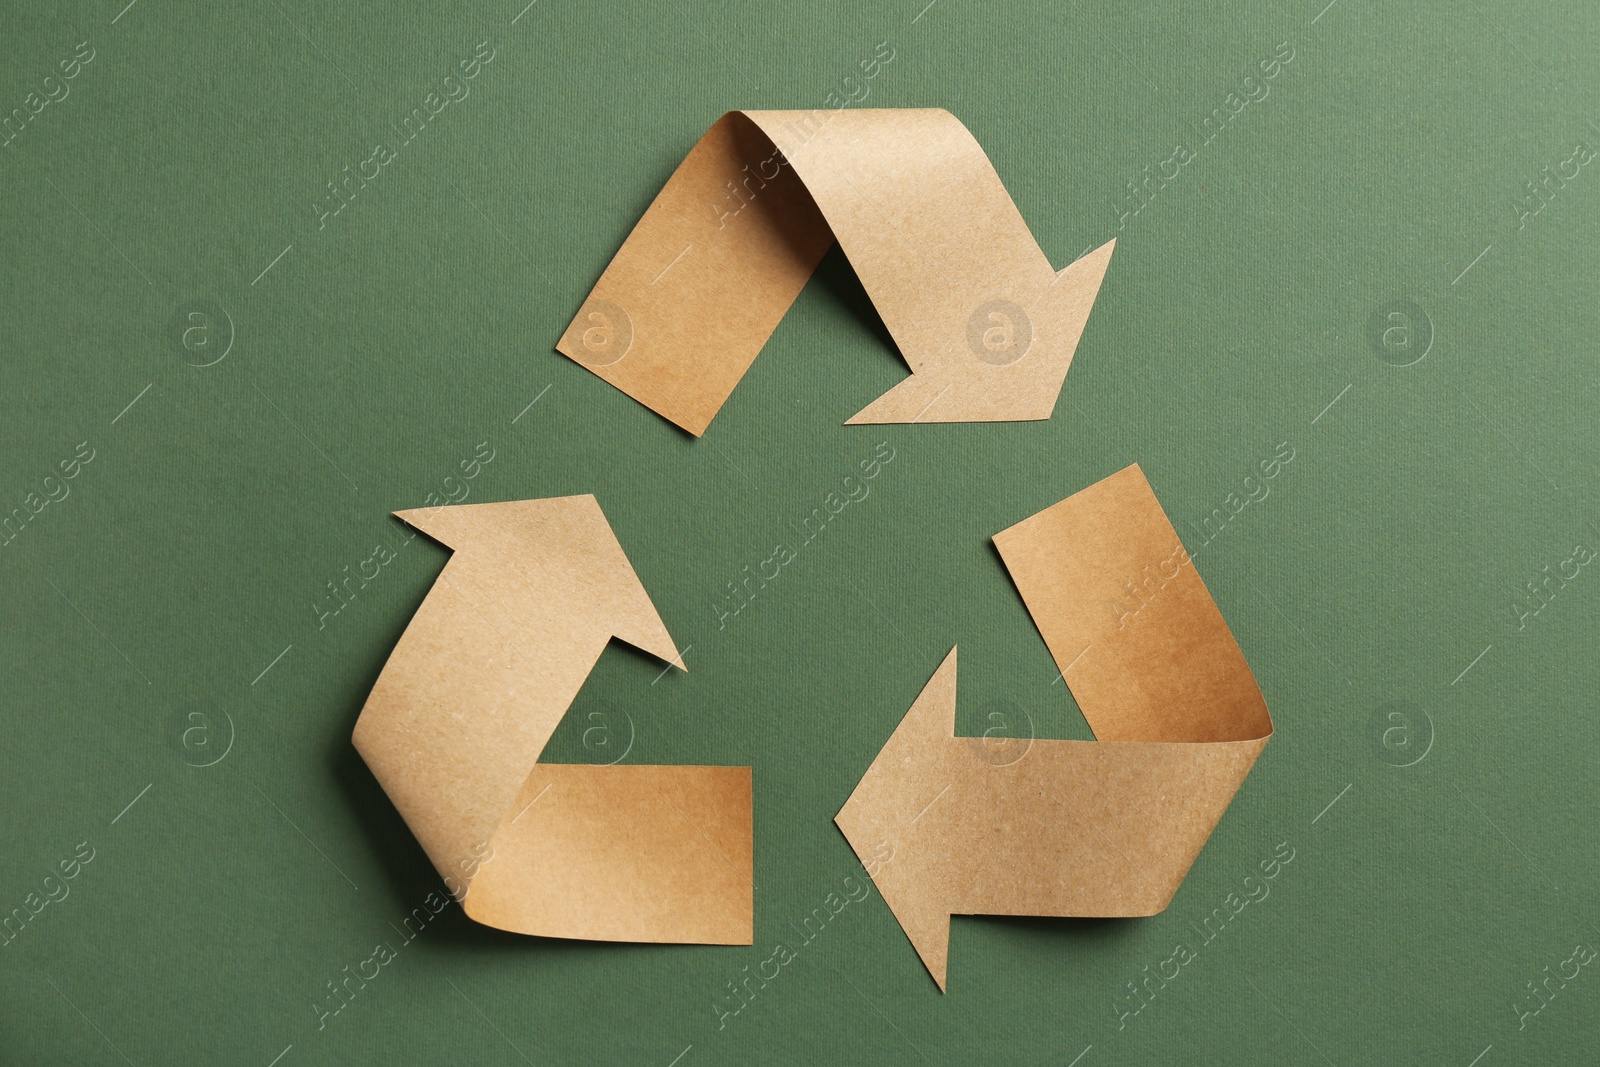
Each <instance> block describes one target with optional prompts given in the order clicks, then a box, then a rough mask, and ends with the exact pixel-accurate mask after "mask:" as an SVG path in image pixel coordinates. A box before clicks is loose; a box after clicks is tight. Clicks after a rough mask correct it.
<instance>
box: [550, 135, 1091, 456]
mask: <svg viewBox="0 0 1600 1067" xmlns="http://www.w3.org/2000/svg"><path fill="white" fill-rule="evenodd" d="M835 237H837V238H838V240H839V244H840V245H841V246H842V247H843V249H844V252H845V255H847V256H848V257H849V258H850V262H851V264H852V265H853V266H854V267H855V270H856V273H857V274H858V275H859V276H860V278H861V283H862V285H863V286H865V288H866V290H867V294H868V296H870V297H871V298H872V303H873V305H874V306H875V307H876V308H877V309H878V314H879V315H881V316H882V317H883V322H884V325H885V326H887V327H888V329H889V333H890V334H891V335H892V336H893V337H894V341H895V344H896V345H898V346H899V348H900V352H901V355H902V356H904V358H905V360H906V363H907V364H908V365H909V366H910V368H911V371H912V375H911V377H910V378H907V379H906V380H905V381H903V382H901V383H900V384H899V385H897V386H895V388H893V389H891V390H890V391H889V392H887V393H885V394H884V395H883V396H881V397H879V398H878V399H877V400H876V401H874V402H873V403H871V404H869V405H868V406H867V407H866V408H865V409H863V410H862V411H861V412H859V413H858V414H856V415H855V417H854V418H851V419H850V420H849V421H850V422H852V423H884V422H1004V421H1020V420H1029V419H1048V418H1049V417H1050V413H1051V412H1052V411H1053V410H1054V408H1055V402H1056V397H1057V396H1058V395H1059V394H1060V392H1061V385H1062V382H1063V381H1064V380H1065V378H1066V375H1067V367H1068V365H1069V364H1070V363H1071V362H1072V354H1073V352H1074V351H1075V350H1076V348H1077V345H1078V337H1079V335H1080V334H1081V333H1082V332H1083V327H1084V324H1085V323H1086V322H1087V321H1088V318H1089V311H1090V309H1091V308H1092V307H1093V306H1094V301H1095V296H1096V294H1097V293H1098V292H1099V291H1100V281H1101V279H1102V278H1103V277H1104V276H1105V271H1106V266H1107V264H1108V263H1109V262H1110V260H1111V252H1112V248H1113V246H1114V245H1115V243H1116V242H1115V241H1111V242H1108V243H1106V244H1105V245H1104V246H1102V247H1100V248H1098V249H1095V250H1094V251H1092V252H1090V253H1088V254H1087V255H1085V256H1084V257H1083V258H1082V259H1080V260H1078V261H1077V262H1075V263H1073V264H1071V265H1070V266H1068V267H1066V268H1065V269H1064V270H1061V271H1059V272H1058V271H1056V270H1055V269H1054V268H1053V267H1051V266H1050V262H1049V260H1047V259H1046V258H1045V255H1044V253H1043V252H1042V251H1041V250H1040V248H1039V246H1038V244H1037V243H1035V241H1034V239H1033V235H1032V234H1031V233H1029V232H1028V227H1027V224H1026V223H1025V222H1023V219H1022V215H1021V214H1020V213H1019V212H1018V211H1017V207H1016V204H1015V203H1013V202H1012V200H1011V196H1010V194H1008V193H1007V192H1006V189H1005V186H1004V185H1003V184H1002V183H1001V181H1000V177H999V175H997V174H996V173H995V170H994V167H993V166H992V165H991V164H990V162H989V158H988V157H987V156H986V155H984V152H983V149H982V148H981V147H980V146H979V145H978V142H977V141H976V140H974V139H973V136H972V134H971V133H969V132H968V131H967V128H966V127H965V126H963V125H962V124H961V122H960V120H959V119H957V118H956V117H955V116H954V115H951V114H950V113H949V112H948V111H941V110H936V109H928V110H915V109H881V110H872V109H862V110H847V111H827V112H814V111H730V112H728V113H727V114H726V115H724V116H723V117H722V118H721V119H720V120H718V122H717V123H716V125H714V126H712V127H711V129H710V130H709V131H708V132H707V133H706V135H705V136H704V137H703V138H701V140H700V143H699V144H697V145H695V146H694V149H693V150H692V151H690V153H689V155H688V157H687V158H685V159H684V161H683V163H682V164H680V165H679V167H678V169H677V171H676V172H674V174H673V175H672V177H671V179H670V180H668V182H667V184H666V187H665V188H664V189H662V190H661V193H660V195H659V196H657V197H656V199H655V202H654V203H652V204H651V205H650V208H649V210H647V211H646V212H645V214H644V217H643V218H642V219H640V220H639V224H638V225H637V226H635V227H634V229H633V232H632V233H631V234H629V235H628V239H627V240H626V241H624V242H623V245H622V249H621V250H620V251H619V252H618V253H617V255H616V257H615V258H614V259H613V260H612V261H611V265H610V266H608V267H607V268H606V270H605V273H604V274H603V275H601V277H600V281H599V282H598V283H597V284H596V285H595V287H594V291H593V292H592V293H590V294H589V299H588V300H586V301H585V302H584V304H583V306H582V307H581V308H580V309H579V310H578V314H577V316H576V317H575V318H574V319H573V320H572V324H571V325H570V326H568V327H567V330H566V333H564V334H563V335H562V337H561V340H560V341H559V342H558V343H557V345H556V349H557V351H559V352H561V353H562V354H563V355H565V356H568V357H570V358H571V359H573V360H575V361H576V362H578V363H580V364H582V365H583V366H585V367H587V368H589V369H590V370H591V371H593V372H594V373H595V374H598V375H599V376H600V377H602V378H604V379H605V380H606V381H608V382H610V383H611V384H612V385H615V386H616V387H617V388H618V389H621V390H622V391H623V392H625V393H627V394H628V395H629V396H631V397H633V398H634V399H635V400H637V401H639V402H640V403H641V404H644V405H645V406H646V407H648V408H650V409H651V410H653V411H655V412H657V413H659V414H661V415H663V416H665V417H666V418H668V419H670V420H671V421H673V422H675V423H677V424H678V425H679V426H681V427H683V428H684V429H685V430H688V431H689V432H690V433H693V434H695V435H697V436H698V435H699V434H700V433H702V432H704V430H705V428H706V426H708V425H709V424H710V422H711V419H712V417H713V416H714V415H716V413H717V411H718V410H719V409H720V408H721V407H722V405H723V402H724V401H726V400H727V398H728V395H729V394H730V393H732V392H733V387H734V386H735V385H736V384H738V381H739V379H740V378H742V377H743V376H744V372H745V371H746V370H747V369H748V368H749V366H750V364H751V362H752V361H753V360H754V359H755V358H756V353H758V352H759V351H761V347H762V346H763V345H764V344H766V342H767V338H768V337H770V336H771V335H772V331H773V330H774V329H775V328H776V327H777V325H778V320H780V319H781V318H783V315H784V312H786V311H787V310H788V309H789V305H791V304H792V303H794V300H795V297H797V296H799V294H800V290H801V289H802V288H803V287H804V286H805V283H806V279H808V278H809V277H810V276H811V272H812V271H813V270H814V269H815V268H816V265H817V262H818V261H819V260H820V259H821V258H822V255H823V253H824V252H826V251H827V250H828V247H829V246H830V245H831V244H832V243H833V239H834V238H835Z"/></svg>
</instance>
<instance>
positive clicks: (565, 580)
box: [394, 493, 688, 670]
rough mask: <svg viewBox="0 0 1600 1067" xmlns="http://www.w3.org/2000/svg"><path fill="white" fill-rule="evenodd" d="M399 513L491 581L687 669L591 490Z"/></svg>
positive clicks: (574, 620) (574, 622) (575, 623)
mask: <svg viewBox="0 0 1600 1067" xmlns="http://www.w3.org/2000/svg"><path fill="white" fill-rule="evenodd" d="M394 514H395V515H396V517H398V518H400V519H402V520H403V521H405V522H406V523H408V524H409V525H411V526H414V527H416V528H417V529H418V530H421V531H422V532H423V533H425V534H427V535H428V536H429V537H431V538H433V539H434V540H435V541H438V542H439V543H440V544H442V545H444V546H445V547H447V548H451V549H454V550H455V551H456V552H457V553H458V554H461V555H463V556H466V557H471V558H475V559H477V560H478V561H479V562H480V563H481V564H482V565H483V567H484V568H485V570H486V576H485V580H486V581H491V582H494V583H496V584H502V583H505V582H510V581H516V582H519V583H520V584H521V586H522V587H523V588H524V589H525V590H526V591H527V593H528V594H529V595H530V596H531V597H532V598H533V599H534V600H536V601H540V602H546V603H550V604H556V605H564V606H570V607H571V608H572V610H573V611H574V612H575V613H576V614H575V615H574V616H573V619H572V622H573V625H583V624H584V623H585V622H592V623H593V625H594V626H595V627H596V628H599V629H604V630H605V631H606V633H607V634H610V635H614V636H616V637H619V638H621V639H622V640H624V641H626V642H628V644H630V645H633V646H634V647H635V648H639V649H643V650H644V651H646V652H649V653H650V654H651V655H654V656H657V657H659V658H660V659H662V660H664V661H666V662H667V663H669V664H671V665H673V666H675V667H677V668H679V669H680V670H688V668H687V667H686V666H684V663H683V656H682V655H681V654H680V653H679V652H678V649H677V646H676V645H675V644H674V643H673V640H672V635H671V634H669V633H667V627H666V624H665V623H663V622H662V621H661V616H660V615H658V614H657V613H656V609H655V605H654V604H652V603H651V602H650V597H649V594H647V593H646V592H645V589H644V585H643V584H642V583H641V582H640V581H639V575H638V574H637V572H635V571H634V569H633V564H632V563H630V562H629V561H628V557H627V554H626V553H624V552H623V551H622V545H621V544H620V543H619V542H618V541H617V535H616V533H615V532H613V531H612V529H611V524H610V523H609V522H608V521H607V520H606V516H605V513H604V512H603V511H601V510H600V502H599V501H598V500H596V499H595V498H594V496H593V495H592V494H588V493H586V494H584V495H582V496H563V497H547V498H544V499H539V500H507V501H502V502H498V503H488V504H455V505H448V506H443V507H431V508H414V509H412V510H409V511H397V512H395V513H394ZM563 610H565V607H564V608H563Z"/></svg>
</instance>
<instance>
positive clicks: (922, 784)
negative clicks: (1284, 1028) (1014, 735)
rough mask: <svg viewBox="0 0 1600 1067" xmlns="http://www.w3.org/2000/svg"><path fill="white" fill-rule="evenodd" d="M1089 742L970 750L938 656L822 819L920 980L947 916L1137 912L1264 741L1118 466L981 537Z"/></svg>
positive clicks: (1263, 718)
mask: <svg viewBox="0 0 1600 1067" xmlns="http://www.w3.org/2000/svg"><path fill="white" fill-rule="evenodd" d="M994 542H995V545H996V547H997V548H999V550H1000V555H1001V557H1002V558H1003V559H1004V560H1005V565H1006V568H1007V570H1009V571H1010V573H1011V578H1012V581H1013V582H1015V583H1016V586H1017V590H1018V592H1020V593H1021V594H1022V599H1023V601H1024V602H1025V603H1026V604H1027V606H1028V611H1029V612H1030V613H1031V614H1032V616H1033V620H1034V623H1035V624H1036V625H1037V626H1038V628H1039V632H1040V634H1041V635H1042V636H1043V637H1044V640H1045V644H1046V645H1047V646H1048V647H1049V649H1050V653H1051V655H1052V656H1053V657H1054V659H1055V661H1056V664H1057V666H1059V667H1060V668H1061V673H1062V676H1063V677H1064V678H1065V679H1066V681H1067V684H1068V685H1069V686H1071V688H1072V695H1073V696H1074V697H1075V698H1076V699H1077V701H1078V706H1079V707H1080V708H1081V709H1082V711H1083V715H1084V718H1085V719H1087V720H1088V723H1089V726H1090V728H1091V729H1092V730H1093V731H1094V735H1095V737H1096V738H1097V739H1098V740H1096V741H1039V740H1035V741H1031V743H1028V744H1026V746H1025V747H1024V748H1022V749H1020V750H1019V753H1020V754H1015V755H1013V756H1009V757H1007V758H1006V759H994V758H992V757H989V758H986V753H985V750H984V748H983V746H982V745H981V744H975V743H974V740H975V739H972V738H957V737H956V736H955V712H956V652H955V649H951V651H950V654H949V656H947V657H946V658H945V661H944V663H943V664H942V665H941V666H940V667H939V669H938V671H937V672H936V673H935V674H934V676H933V679H932V680H931V681H929V682H928V684H927V686H926V687H925V688H924V689H923V691H922V694H921V695H920V696H919V697H917V699H916V702H915V703H914V704H912V706H911V710H910V711H909V712H907V713H906V716H905V718H904V719H903V720H902V721H901V723H900V725H899V727H898V728H897V729H896V730H895V731H894V734H893V736H892V737H890V738H889V741H888V743H887V744H886V745H884V747H883V751H881V752H880V753H879V754H878V757H877V758H876V759H875V760H873V762H872V766H871V768H869V769H868V771H867V773H866V775H865V776H864V777H863V778H862V779H861V783H860V784H859V785H858V786H856V789H855V792H854V793H852V794H851V796H850V799H849V801H848V802H847V803H846V804H845V806H844V808H843V809H842V810H841V811H840V812H839V814H838V816H837V818H836V819H835V821H836V822H837V823H838V825H839V828H840V829H841V830H843V831H844V835H845V837H846V838H847V839H848V840H849V842H850V846H851V847H852V848H853V849H854V850H855V852H856V854H857V855H858V856H859V857H860V858H861V860H862V862H863V863H864V864H866V865H867V866H868V869H869V871H871V872H872V877H873V880H874V881H875V882H876V883H877V886H878V889H879V891H880V892H881V893H882V894H883V898H884V900H885V901H886V902H887V903H888V905H889V907H890V909H891V910H892V911H893V912H894V915H895V918H896V919H898V920H899V921H900V925H901V927H902V928H903V929H904V930H905V932H906V936H907V937H909V938H910V939H911V943H912V945H913V946H914V947H915V948H916V950H917V954H918V955H919V956H921V957H922V962H923V963H924V964H925V965H926V966H927V968H928V970H929V972H930V973H931V974H932V975H933V978H934V980H935V981H936V982H938V984H939V988H940V989H944V988H945V981H946V971H947V965H948V957H949V945H950V917H951V916H952V915H1056V916H1084V917H1091V916H1093V917H1110V916H1136V915H1153V914H1155V913H1156V912H1159V911H1161V910H1162V909H1163V908H1165V907H1166V906H1167V903H1168V901H1170V900H1171V899H1172V895H1173V894H1174V893H1175V892H1177V889H1178V885H1179V883H1181V882H1182V881H1183V877H1184V875H1185V874H1186V873H1187V872H1188V870H1189V867H1190V865H1191V864H1192V863H1193V862H1194V860H1195V857H1196V856H1197V855H1199V852H1200V848H1201V846H1202V845H1204V844H1205V842H1206V839H1207V838H1209V837H1210V836H1211V831H1212V829H1213V828H1214V827H1215V826H1216V825H1217V822H1218V820H1220V819H1221V818H1222V813H1223V811H1224V810H1225V809H1226V808H1227V806H1228V803H1229V801H1231V800H1232V798H1233V795H1234V793H1235V792H1237V791H1238V789H1239V786H1240V784H1241V783H1242V782H1243V781H1244V777H1245V775H1246V774H1247V773H1249V770H1250V767H1251V766H1252V765H1253V764H1254V763H1255V760H1256V757H1257V756H1258V755H1259V754H1260V753H1261V750H1262V748H1263V747H1264V746H1265V745H1266V743H1267V739H1268V738H1269V737H1270V736H1271V734H1272V719H1271V717H1270V716H1269V715H1268V713H1267V707H1266V703H1265V701H1263V700H1262V697H1261V690H1260V689H1259V688H1258V687H1257V685H1256V682H1255V677H1254V676H1253V675H1252V674H1251V673H1250V667H1249V664H1247V663H1246V662H1245V659H1244V654H1243V653H1242V652H1241V651H1240V650H1239V645H1238V643H1237V642H1236V641H1235V640H1234V638H1233V634H1232V633H1231V632H1230V631H1229V629H1228V626H1227V623H1225V622H1224V621H1223V619H1222V614H1221V612H1219V611H1218V610H1217V606H1216V604H1215V602H1214V601H1213V600H1212V599H1211V594H1210V593H1209V592H1208V591H1207V590H1206V587H1205V583H1204V582H1202V581H1201V579H1200V576H1199V574H1197V573H1196V572H1195V569H1194V564H1193V562H1192V561H1191V560H1190V559H1189V556H1188V554H1187V553H1186V552H1185V551H1184V549H1183V545H1182V543H1181V542H1180V541H1179V539H1178V534H1177V532H1176V531H1175V530H1174V529H1173V528H1172V524H1171V523H1170V522H1169V521H1168V520H1167V516H1166V513H1165V512H1163V511H1162V509H1161V505H1160V503H1159V502H1158V501H1157V500H1156V497H1155V493H1154V492H1153V491H1152V490H1151V488H1150V483H1149V482H1147V481H1146V480H1145V477H1144V474H1143V472H1141V471H1140V470H1139V468H1138V467H1137V466H1132V467H1128V468H1126V469H1125V470H1122V471H1120V472H1118V473H1116V474H1113V475H1112V476H1110V477H1109V478H1106V479H1105V480H1103V481H1101V482H1098V483H1096V484H1094V485H1092V486H1090V487H1089V488H1087V489H1084V490H1082V491H1081V492H1078V493H1076V494H1074V495H1072V496H1070V497H1068V498H1067V499H1066V500H1063V501H1062V502H1061V503H1059V504H1056V505H1054V506H1053V507H1050V508H1047V509H1045V510H1044V511H1041V512H1040V513H1039V514H1037V515H1034V516H1033V517H1032V518H1029V519H1025V520H1024V521H1022V522H1020V523H1018V524H1017V525H1015V526H1013V527H1011V528H1010V529H1008V530H1005V531H1003V532H1001V533H999V534H996V535H995V538H994Z"/></svg>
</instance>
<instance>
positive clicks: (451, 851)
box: [354, 496, 754, 945]
mask: <svg viewBox="0 0 1600 1067" xmlns="http://www.w3.org/2000/svg"><path fill="white" fill-rule="evenodd" d="M397 514H398V515H399V516H400V518H402V519H404V520H405V521H406V522H408V523H410V524H411V525H412V526H415V527H416V528H417V529H419V530H421V531H422V532H424V533H426V534H428V535H430V536H431V537H433V538H435V539H436V540H438V541H440V542H442V543H443V544H445V545H446V546H448V547H450V548H453V549H454V550H455V553H454V555H453V556H452V557H451V558H450V560H449V562H448V563H447V564H446V565H445V568H444V570H443V572H442V573H441V574H440V575H439V579H438V582H437V583H436V584H435V585H434V587H433V589H432V590H431V591H430V592H429V593H428V596H427V598H426V599H425V600H424V601H423V602H422V606H421V607H419V608H418V609H417V613H416V616H415V617H414V618H413V619H412V620H411V624H410V625H409V626H408V627H407V628H406V631H405V633H404V634H403V635H402V636H401V638H400V641H399V644H397V645H396V646H395V650H394V652H393V653H392V654H391V655H390V657H389V661H388V663H387V664H385V666H384V668H383V672H382V673H381V674H380V675H379V677H378V681H377V683H376V684H375V685H374V686H373V688H372V693H371V695H370V696H369V697H368V698H367V702H366V706H365V707H363V708H362V709H361V716H360V718H359V719H358V720H357V722H356V727H355V736H354V741H355V746H356V748H357V749H358V750H359V751H360V753H361V756H362V758H363V759H365V760H366V762H367V766H368V767H370V768H371V769H372V773H373V775H374V776H376V778H377V779H378V781H379V783H380V784H382V786H383V789H384V792H386V793H387V794H388V795H389V798H390V800H392V801H393V802H394V805H395V807H396V808H397V809H399V811H400V815H401V817H402V818H404V819H405V821H406V825H407V826H409V827H410V828H411V830H412V832H413V833H414V834H416V837H417V840H418V842H419V843H421V845H422V848H423V850H424V851H425V852H427V854H428V858H429V859H431V860H432V861H433V864H434V866H435V867H436V868H438V870H439V873H440V874H441V875H443V876H444V878H445V881H446V884H447V885H448V886H449V887H450V889H451V891H452V893H454V894H455V896H456V897H457V899H459V900H460V901H461V904H462V906H463V908H464V909H465V910H466V913H467V914H468V915H469V916H471V917H472V918H473V919H475V920H477V921H478V922H480V923H484V924H485V925H488V926H494V927H498V928H500V929H503V930H511V931H515V932H518V933H525V934H540V935H543V936H547V937H567V938H585V939H589V940H597V941H656V942H690V943H700V944H717V945H748V944H750V943H751V939H752V934H753V926H754V918H753V908H754V901H753V890H752V882H751V875H752V835H751V778H750V768H748V767H642V766H607V767H596V766H564V765H552V764H537V763H536V762H535V761H536V760H538V758H539V754H540V753H541V752H542V751H543V750H544V746H545V744H546V742H547V741H549V739H550V735H551V734H552V733H553V732H554V731H555V728H556V725H557V724H558V723H559V722H560V721H561V718H562V716H563V715H564V714H565V713H566V710H567V707H568V705H570V704H571V703H572V700H573V698H574V697H575V696H576V695H577V693H578V690H579V688H580V687H581V686H582V685H583V682H584V679H585V678H587V677H588V675H589V672H590V670H592V669H593V667H594V665H595V662H596V661H597V660H598V659H599V657H600V653H601V651H602V649H604V648H605V646H606V644H607V642H608V641H610V639H611V638H612V637H613V636H615V637H618V638H620V639H621V640H623V641H626V642H628V643H629V644H631V645H634V646H636V647H638V648H640V649H642V650H644V651H646V652H649V653H651V654H653V655H655V656H658V657H660V658H661V659H663V660H666V661H668V662H670V663H672V664H674V665H675V666H678V667H680V668H682V667H683V663H682V660H681V658H680V656H679V654H678V650H677V648H676V647H675V645H674V644H673V641H672V638H671V636H670V635H669V634H668V633H667V629H666V626H665V625H664V624H663V623H662V621H661V618H660V616H658V615H657V614H656V610H655V607H654V606H653V605H652V604H651V603H650V598H649V596H648V595H647V594H646V593H645V591H644V587H643V586H642V585H641V584H640V582H639V578H638V575H637V574H635V573H634V570H633V566H632V564H630V563H629V562H628V558H627V556H626V555H624V553H623V551H622V546H621V545H620V544H618V542H617V539H616V535H615V534H614V533H612V530H611V527H610V525H609V524H608V523H607V521H606V518H605V515H604V514H603V513H602V512H601V510H600V505H599V504H598V503H597V502H596V501H595V498H594V497H592V496H572V497H561V498H554V499H548V500H519V501H512V502H508V503H501V504H468V505H462V506H457V507H440V508H431V509H424V510H420V511H404V512H398V513H397ZM685 669H686V668H685Z"/></svg>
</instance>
